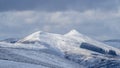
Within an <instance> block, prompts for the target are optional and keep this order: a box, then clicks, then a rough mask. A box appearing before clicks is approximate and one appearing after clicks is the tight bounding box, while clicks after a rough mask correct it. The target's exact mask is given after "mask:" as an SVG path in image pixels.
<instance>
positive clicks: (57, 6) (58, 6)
mask: <svg viewBox="0 0 120 68" xmlns="http://www.w3.org/2000/svg"><path fill="white" fill-rule="evenodd" d="M119 4H120V1H119V0H0V11H12V10H17V11H22V10H40V11H65V10H77V11H84V10H89V9H95V10H105V11H107V10H108V11H109V10H117V9H118V7H119Z"/></svg>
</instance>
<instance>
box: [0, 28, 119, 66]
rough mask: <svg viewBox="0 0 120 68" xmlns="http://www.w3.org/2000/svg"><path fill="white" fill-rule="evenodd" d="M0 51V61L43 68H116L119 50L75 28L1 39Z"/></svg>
mask: <svg viewBox="0 0 120 68" xmlns="http://www.w3.org/2000/svg"><path fill="white" fill-rule="evenodd" d="M0 54H1V56H0V59H1V60H2V61H3V60H4V61H3V62H6V60H8V61H7V63H8V62H10V61H12V62H14V63H18V62H20V63H21V62H22V63H28V64H33V65H38V66H42V67H43V68H44V67H50V68H120V50H119V49H117V48H115V47H112V46H109V45H106V44H104V43H101V42H98V41H96V40H93V39H91V38H89V37H87V36H85V35H83V34H81V33H79V32H78V31H76V30H71V31H70V32H68V33H67V34H64V35H61V34H54V33H47V32H43V31H38V32H35V33H32V34H30V35H29V36H27V37H25V38H23V39H21V40H19V41H17V42H16V43H15V44H10V43H4V42H1V43H0ZM2 55H3V56H2ZM0 66H1V65H0ZM3 66H4V65H3ZM25 66H26V65H25Z"/></svg>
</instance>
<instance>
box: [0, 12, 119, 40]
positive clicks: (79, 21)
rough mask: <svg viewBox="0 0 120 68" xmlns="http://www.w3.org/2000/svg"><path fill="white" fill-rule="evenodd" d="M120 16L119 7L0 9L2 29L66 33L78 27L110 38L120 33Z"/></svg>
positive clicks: (86, 32)
mask: <svg viewBox="0 0 120 68" xmlns="http://www.w3.org/2000/svg"><path fill="white" fill-rule="evenodd" d="M119 19H120V10H117V11H111V12H103V11H99V10H86V11H84V12H79V11H58V12H42V11H8V12H0V32H1V33H3V34H4V33H8V35H9V33H15V35H16V34H17V35H18V34H19V33H22V30H23V29H24V32H26V33H27V32H28V33H29V32H30V31H36V30H43V31H48V32H57V33H65V32H67V31H69V30H71V29H74V28H75V29H77V30H78V31H80V32H82V33H85V34H87V35H90V36H93V37H104V38H105V37H107V38H108V37H109V36H111V35H112V36H113V38H114V37H117V35H119V34H120V31H119V29H120V27H119V26H120V23H119V22H120V20H119ZM7 27H8V28H7ZM13 28H15V29H13ZM28 29H30V30H28ZM3 30H4V31H3ZM13 31H14V32H13ZM15 31H20V32H15ZM108 34H109V35H108ZM114 35H115V36H114Z"/></svg>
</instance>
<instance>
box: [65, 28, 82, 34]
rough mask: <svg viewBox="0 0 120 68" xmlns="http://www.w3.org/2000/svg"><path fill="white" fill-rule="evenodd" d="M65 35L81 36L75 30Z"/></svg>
mask: <svg viewBox="0 0 120 68" xmlns="http://www.w3.org/2000/svg"><path fill="white" fill-rule="evenodd" d="M65 35H81V34H80V33H79V32H78V31H77V30H75V29H73V30H71V31H70V32H68V33H67V34H65Z"/></svg>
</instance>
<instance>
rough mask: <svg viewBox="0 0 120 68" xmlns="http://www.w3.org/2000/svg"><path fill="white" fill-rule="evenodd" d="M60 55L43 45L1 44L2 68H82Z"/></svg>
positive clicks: (0, 60)
mask: <svg viewBox="0 0 120 68" xmlns="http://www.w3.org/2000/svg"><path fill="white" fill-rule="evenodd" d="M60 55H62V54H61V53H60V52H56V51H55V50H54V49H48V48H46V47H43V46H42V45H27V44H17V45H16V44H9V43H3V42H1V43H0V63H2V62H3V63H2V64H0V67H2V68H3V67H4V68H5V67H7V68H16V67H17V68H21V67H22V68H26V66H27V67H31V68H32V67H33V66H35V67H40V68H67V67H69V68H79V67H82V66H80V65H78V64H76V63H74V62H72V61H69V60H67V59H65V58H63V57H62V56H60ZM4 62H6V64H5V63H4ZM13 63H14V64H13ZM19 65H22V66H19ZM82 68H83V67H82Z"/></svg>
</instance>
